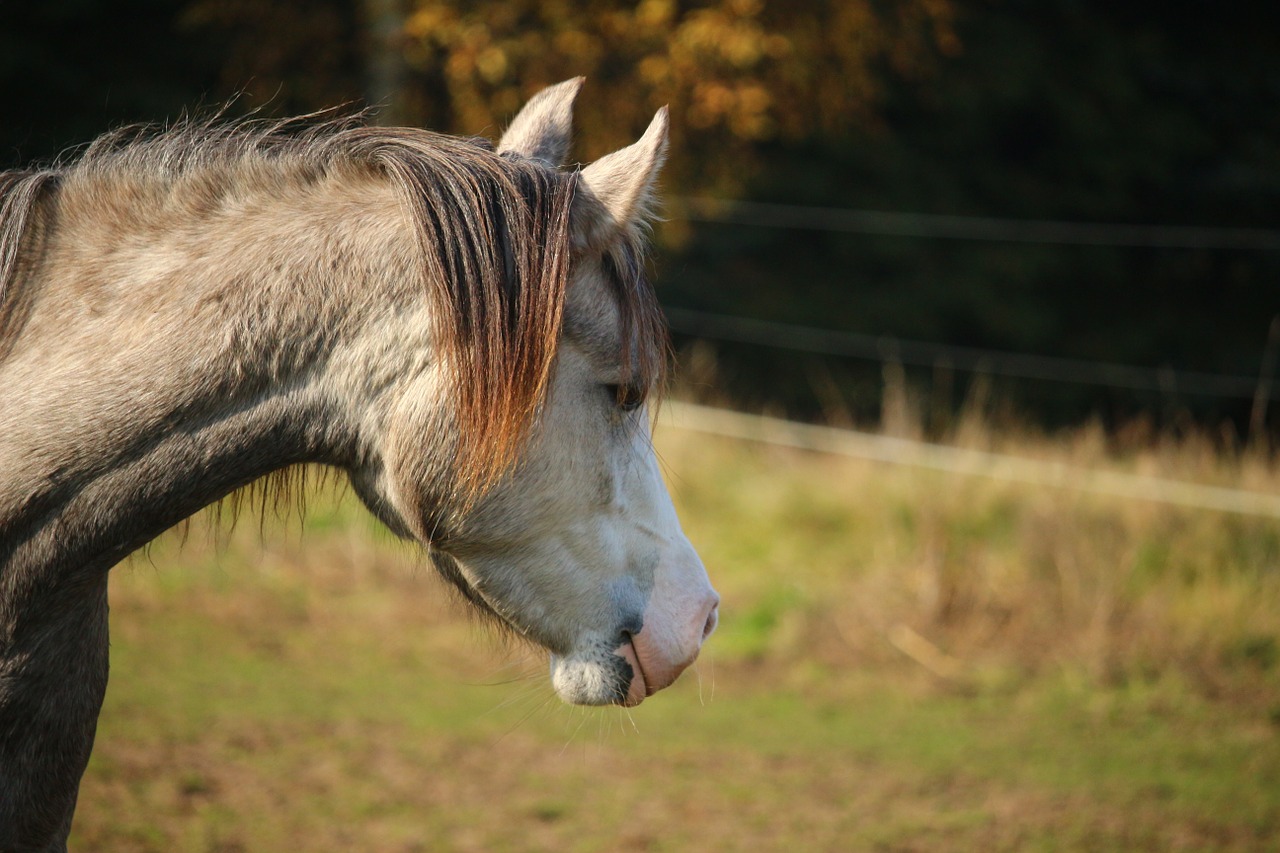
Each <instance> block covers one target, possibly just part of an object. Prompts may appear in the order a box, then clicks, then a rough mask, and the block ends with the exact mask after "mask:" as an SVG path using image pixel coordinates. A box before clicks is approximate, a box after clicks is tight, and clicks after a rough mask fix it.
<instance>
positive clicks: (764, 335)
mask: <svg viewBox="0 0 1280 853" xmlns="http://www.w3.org/2000/svg"><path fill="white" fill-rule="evenodd" d="M665 311H666V314H667V320H668V322H669V324H670V326H671V328H672V330H674V331H676V332H680V333H683V334H688V335H693V336H695V337H702V338H711V339H714V340H720V341H729V342H733V343H743V344H753V345H757V346H767V347H776V348H780V349H789V350H795V351H798V352H807V353H816V354H821V355H832V356H841V357H848V358H862V359H870V360H874V361H896V362H900V363H902V364H908V365H913V366H921V367H938V366H946V367H952V368H955V369H957V370H964V371H969V372H974V373H985V374H991V375H994V376H1009V377H1014V378H1019V379H1036V380H1046V381H1052V382H1069V383H1076V384H1083V385H1095V386H1104V387H1111V388H1125V389H1131V390H1140V391H1158V392H1161V393H1164V394H1191V395H1199V396H1209V397H1226V398H1252V397H1254V396H1255V395H1256V394H1257V393H1258V390H1259V384H1260V381H1261V383H1262V384H1263V385H1264V386H1269V384H1270V380H1269V378H1268V377H1265V376H1263V377H1259V376H1239V375H1229V374H1215V373H1201V372H1196V371H1187V370H1176V369H1173V368H1170V367H1158V368H1153V367H1139V366H1135V365H1129V364H1116V363H1112V362H1101V361H1087V360H1082V359H1073V358H1062V357H1059V356H1047V355H1034V354H1031V353H1018V352H1008V351H1002V350H991V349H981V348H977V347H962V346H953V345H951V344H941V343H934V342H930V341H915V340H907V339H902V338H895V337H892V336H888V335H866V334H859V333H857V332H845V331H838V330H834V329H821V328H816V327H813V326H799V325H791V324H787V323H775V322H772V321H769V320H757V319H753V318H749V317H738V316H733V315H728V314H713V313H709V312H705V311H694V310H692V309H689V308H680V307H671V306H668V307H667V308H665Z"/></svg>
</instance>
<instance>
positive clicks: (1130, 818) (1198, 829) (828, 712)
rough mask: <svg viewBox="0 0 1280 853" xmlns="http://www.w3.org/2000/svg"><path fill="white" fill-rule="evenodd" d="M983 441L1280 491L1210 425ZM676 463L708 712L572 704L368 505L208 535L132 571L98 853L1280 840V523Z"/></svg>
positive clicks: (849, 469)
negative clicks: (703, 617) (718, 604)
mask: <svg viewBox="0 0 1280 853" xmlns="http://www.w3.org/2000/svg"><path fill="white" fill-rule="evenodd" d="M953 440H954V441H956V442H958V443H960V444H964V445H966V446H975V447H985V448H991V449H1000V450H1006V451H1008V452H1010V453H1016V454H1020V455H1024V456H1029V457H1034V458H1042V459H1050V460H1057V461H1062V462H1065V463H1067V464H1071V465H1087V466H1091V467H1096V468H1105V469H1109V470H1119V471H1130V472H1142V473H1148V474H1157V475H1160V476H1165V477H1169V478H1175V479H1185V480H1195V481H1198V482H1204V483H1211V484H1218V485H1229V486H1237V487H1241V488H1247V489H1251V490H1255V491H1260V492H1268V493H1272V494H1274V493H1277V492H1280V470H1277V467H1276V464H1275V462H1274V461H1273V460H1272V459H1271V458H1270V457H1267V456H1265V455H1262V454H1251V453H1248V452H1237V453H1232V454H1226V455H1224V454H1222V453H1220V452H1218V451H1217V450H1216V449H1215V448H1214V446H1213V444H1212V443H1211V442H1209V441H1207V440H1204V439H1201V438H1195V437H1191V438H1182V439H1178V440H1173V439H1160V438H1158V437H1157V438H1156V439H1154V440H1151V441H1146V440H1144V441H1135V442H1133V444H1132V446H1127V445H1126V444H1125V443H1124V442H1123V441H1117V440H1115V439H1109V438H1107V437H1106V436H1104V435H1103V434H1102V433H1101V432H1100V431H1093V430H1082V431H1079V432H1076V433H1072V434H1070V435H1060V436H1054V437H1052V438H1048V437H1043V436H1036V435H1029V434H1017V433H1006V432H1003V431H996V430H992V429H990V428H986V427H983V426H982V425H981V424H968V425H967V426H962V428H961V429H959V430H957V432H956V434H955V435H954V436H953ZM656 443H657V447H658V451H659V453H660V456H661V458H662V460H663V463H664V467H665V469H666V473H667V478H668V484H669V486H670V488H671V491H672V493H673V496H674V498H675V501H676V504H677V507H678V509H679V511H680V515H681V519H682V523H683V524H684V527H685V530H686V532H687V533H688V534H689V537H690V538H691V540H692V541H693V542H694V543H695V545H696V546H697V547H698V548H699V551H700V553H701V555H702V557H703V559H704V560H705V562H706V565H707V567H708V569H709V571H710V573H711V575H712V579H713V581H714V582H715V584H716V586H717V588H718V589H719V591H720V592H721V594H722V597H723V604H722V610H721V613H722V618H721V624H720V627H719V630H718V631H717V633H716V635H715V636H714V637H713V638H712V639H711V641H710V642H709V643H708V645H707V646H706V648H705V649H704V651H703V653H702V656H701V658H700V659H699V662H698V664H697V665H696V670H691V671H690V672H687V673H686V674H685V675H684V676H683V677H682V678H681V680H680V682H679V683H677V684H676V685H675V686H673V687H672V688H670V689H669V690H667V691H664V692H663V693H661V694H659V695H657V696H655V697H653V698H651V699H650V700H648V701H646V702H645V703H644V704H643V705H641V706H640V707H638V708H635V709H632V710H630V711H627V710H623V709H619V708H610V709H599V710H588V709H581V708H574V707H569V706H565V705H563V704H562V703H560V701H559V700H558V699H556V698H555V696H554V694H553V692H552V689H551V687H550V685H549V683H548V679H547V674H546V661H545V656H544V655H540V654H537V653H534V652H531V651H529V650H527V649H525V648H523V647H520V646H512V645H510V644H508V643H506V642H505V641H502V640H500V639H498V638H495V637H494V636H493V635H492V634H491V633H490V631H489V629H487V628H485V627H484V626H483V625H481V624H479V623H477V622H475V621H474V620H473V619H472V618H471V617H469V616H468V615H467V613H466V612H465V610H464V609H463V607H462V606H461V605H460V604H459V603H457V602H456V601H454V599H453V595H452V594H451V593H450V592H449V591H448V590H447V589H446V587H445V585H444V584H443V583H442V582H441V581H439V580H438V579H436V578H435V577H434V576H433V574H432V571H431V570H430V569H429V568H428V567H427V566H426V565H425V563H424V561H423V560H422V559H421V558H420V556H419V555H418V554H417V553H415V552H414V550H413V549H412V548H410V547H408V546H405V545H403V544H401V543H399V542H398V541H396V540H394V539H393V538H392V537H391V536H390V534H388V533H386V532H385V531H384V530H382V529H380V528H379V527H378V525H377V523H376V522H374V521H373V520H372V519H371V518H369V517H368V515H367V513H366V512H365V511H364V510H363V509H362V508H360V507H359V506H358V505H357V502H356V501H355V500H354V499H353V498H351V497H350V496H344V495H343V494H342V493H341V492H340V490H335V489H332V488H329V489H325V488H319V489H317V490H315V491H314V492H313V493H312V494H311V496H310V498H309V501H308V506H307V508H306V513H305V516H304V517H303V519H302V520H299V516H298V513H297V512H296V511H294V510H290V511H287V512H285V513H284V516H285V517H283V518H278V517H277V516H276V515H274V514H272V513H271V512H268V513H267V514H266V515H265V517H264V518H263V520H261V521H260V520H259V518H258V517H257V515H256V513H255V512H253V511H247V512H245V513H244V514H242V516H241V517H240V519H239V521H238V523H237V524H236V525H234V526H230V525H229V524H228V523H227V522H226V520H225V519H224V520H223V521H222V522H218V521H217V520H216V518H215V517H214V514H213V513H206V514H204V515H202V516H199V517H197V519H196V520H195V521H193V522H192V523H191V524H190V525H189V526H188V527H187V528H186V529H185V530H180V531H173V532H170V533H169V534H166V535H165V536H164V537H162V538H161V539H160V540H159V541H158V542H156V543H155V544H154V545H152V546H151V547H150V548H149V549H148V550H147V551H145V552H141V553H139V554H136V555H134V556H133V557H132V558H131V559H130V560H129V561H127V562H126V563H125V564H123V565H122V566H120V567H118V568H116V569H115V570H114V572H113V578H112V581H111V604H112V613H111V654H112V675H111V683H110V687H109V691H108V696H107V701H106V705H105V708H104V710H103V714H102V717H101V721H100V724H99V731H98V739H97V747H96V749H95V751H94V754H93V758H92V761H91V763H90V766H89V770H88V772H87V774H86V776H85V779H84V783H83V786H82V789H81V793H80V801H79V806H78V810H77V813H76V823H75V827H74V830H73V833H72V837H71V845H72V847H73V848H74V849H81V850H112V851H173V850H190V851H211V852H212V851H224V853H230V851H279V850H297V851H339V850H342V851H347V850H378V851H415V850H420V851H427V850H430V851H504V850H509V851H523V850H557V851H596V850H637V851H639V850H669V851H679V850H695V849H707V850H721V851H736V850H741V851H760V850H783V851H798V850H816V851H820V850H830V851H836V850H901V851H908V850H922V851H924V850H927V851H937V850H943V851H945V850H1091V851H1097V850H1210V849H1212V850H1274V849H1278V848H1277V845H1280V840H1278V839H1280V606H1278V605H1280V521H1276V520H1268V519H1264V518H1255V517H1248V516H1237V515H1230V514H1225V513H1219V512H1212V511H1205V510H1195V509H1186V508H1179V507H1173V506H1166V505H1160V504H1155V503H1147V502H1142V501H1137V500H1126V499H1119V498H1112V497H1106V496H1100V495H1088V494H1082V493H1079V492H1074V491H1069V490H1054V489H1036V488H1032V487H1029V486H1025V485H1017V484H1010V483H1003V482H997V481H991V480H985V479H982V478H973V477H960V476H956V475H949V474H945V473H939V472H928V471H921V470H915V469H909V468H902V467H896V466H891V465H886V464H882V463H872V462H862V461H858V460H853V459H840V458H833V457H829V456H823V455H819V454H814V453H806V452H802V451H795V450H783V449H777V448H771V447H765V446H761V445H756V444H750V443H744V442H738V441H730V440H726V439H721V438H715V437H709V436H701V435H697V434H694V433H690V432H685V431H682V430H680V429H678V428H674V427H671V426H660V428H659V430H658V433H657V438H656ZM1137 447H1142V448H1146V449H1141V450H1138V449H1134V448H1137Z"/></svg>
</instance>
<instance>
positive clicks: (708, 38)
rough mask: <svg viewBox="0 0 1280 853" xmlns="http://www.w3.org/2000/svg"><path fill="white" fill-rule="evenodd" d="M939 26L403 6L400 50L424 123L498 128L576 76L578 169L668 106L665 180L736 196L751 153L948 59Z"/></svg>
mask: <svg viewBox="0 0 1280 853" xmlns="http://www.w3.org/2000/svg"><path fill="white" fill-rule="evenodd" d="M951 18H952V9H951V4H950V0H899V2H894V3H883V2H875V0H831V2H812V3H794V2H782V0H772V2H769V1H768V0H704V2H677V0H641V2H639V3H635V2H632V0H590V1H589V2H585V3H568V2H564V0H550V2H548V0H508V2H505V3H483V2H476V1H475V0H413V6H412V11H411V12H410V14H409V15H408V18H407V20H406V25H405V32H406V36H407V42H406V45H405V50H406V51H407V59H408V62H409V64H410V66H411V67H412V68H413V69H415V71H416V74H417V76H418V83H417V86H418V93H417V112H418V113H419V114H420V115H421V117H422V118H423V119H424V120H425V121H426V123H427V124H430V125H437V126H446V127H454V128H467V129H470V130H471V131H472V132H474V131H476V130H477V129H482V128H488V129H490V130H492V129H495V128H499V127H501V125H502V124H503V123H504V122H505V121H506V120H507V119H508V118H509V117H510V116H511V115H512V114H513V113H514V112H515V110H516V109H517V108H518V107H519V106H520V104H521V103H522V102H523V101H524V100H525V99H526V98H527V97H528V96H529V95H530V94H532V93H533V92H535V91H537V90H538V89H539V88H540V87H541V86H544V85H547V84H550V83H555V82H558V81H560V80H563V79H566V78H569V77H573V76H578V75H583V76H586V77H588V78H589V79H590V86H589V87H588V88H587V89H586V90H585V91H584V93H583V96H582V99H581V101H580V103H579V108H578V125H579V127H580V128H581V129H582V131H583V135H584V136H585V137H586V138H587V139H588V141H589V144H590V145H591V146H592V149H593V151H592V152H590V153H591V156H590V157H587V156H584V157H583V159H591V157H593V156H596V155H598V154H600V153H603V152H605V151H608V150H611V149H613V148H616V147H618V146H621V145H624V144H626V143H628V142H630V141H632V139H633V137H634V135H635V134H636V133H637V131H638V130H640V129H642V128H643V127H644V125H645V124H646V123H647V121H648V119H649V118H650V117H651V116H652V114H653V111H654V110H656V109H657V108H658V107H660V106H662V105H663V104H670V105H671V107H672V110H673V112H674V113H675V114H676V115H678V116H679V117H680V120H679V121H678V122H676V123H675V128H674V132H675V134H676V135H675V137H674V139H673V143H674V144H673V146H672V151H673V162H672V166H671V171H672V173H673V174H672V178H673V179H674V180H677V181H679V182H680V183H681V185H683V186H685V187H687V188H702V189H706V188H712V187H715V188H720V189H728V190H736V189H739V188H741V186H742V185H743V184H744V182H745V180H746V178H747V177H748V176H749V175H750V174H751V173H752V171H753V167H754V166H757V165H759V157H758V153H759V144H760V143H761V142H764V141H768V140H792V141H794V140H798V139H804V138H809V137H812V136H814V135H815V134H817V135H823V134H828V135H830V134H839V133H843V132H845V131H847V130H848V129H849V128H851V127H852V126H854V125H855V124H856V123H857V122H860V121H867V120H869V118H870V116H871V115H872V114H873V107H874V105H875V104H876V102H877V99H878V96H879V95H880V93H881V92H882V91H883V87H882V85H881V82H882V77H883V71H884V70H885V69H886V68H887V69H891V70H893V71H894V72H896V73H897V74H899V75H905V76H912V75H916V74H918V73H919V72H920V71H921V69H922V68H924V67H926V66H927V65H928V63H929V62H930V60H931V57H932V56H933V55H934V54H935V53H936V51H937V50H939V49H941V50H942V51H944V52H954V51H955V49H956V41H955V37H954V34H953V32H952V29H951ZM687 138H696V140H697V143H696V144H685V143H686V139H687ZM583 153H584V152H579V154H580V155H581V154H583Z"/></svg>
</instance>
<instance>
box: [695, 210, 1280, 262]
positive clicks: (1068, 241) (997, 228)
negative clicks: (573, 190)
mask: <svg viewBox="0 0 1280 853" xmlns="http://www.w3.org/2000/svg"><path fill="white" fill-rule="evenodd" d="M670 213H671V216H672V218H674V219H688V220H690V221H693V222H720V223H726V224H731V225H750V226H756V227H762V228H797V229H805V230H812V231H840V232H845V233H851V234H876V235H880V236H890V237H915V238H925V239H942V240H982V241H993V242H1006V243H1045V244H1053V245H1060V246H1116V247H1131V248H1157V249H1222V250H1255V251H1264V252H1276V251H1280V231H1278V230H1274V229H1268V228H1219V227H1211V226H1200V225H1159V224H1133V223H1126V222H1065V221H1058V220H1047V219H1012V218H1001V217H992V216H952V215H945V214H936V213H915V212H896V211H887V210H858V209H849V208H834V207H816V206H811V205H798V204H770V203H766V202H757V201H738V200H733V199H718V198H698V197H680V198H674V199H672V200H671V201H670Z"/></svg>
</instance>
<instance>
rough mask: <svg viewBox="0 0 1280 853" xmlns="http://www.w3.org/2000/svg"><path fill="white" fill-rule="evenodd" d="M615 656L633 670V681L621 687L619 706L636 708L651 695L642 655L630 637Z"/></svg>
mask: <svg viewBox="0 0 1280 853" xmlns="http://www.w3.org/2000/svg"><path fill="white" fill-rule="evenodd" d="M614 654H615V655H618V656H619V657H621V658H622V659H623V660H625V661H626V662H627V666H628V667H629V668H630V669H631V679H630V681H628V682H627V684H626V685H620V687H621V688H622V689H619V690H618V701H617V704H619V705H621V706H622V707H624V708H634V707H635V706H636V705H639V704H640V703H641V702H643V701H644V700H645V697H647V696H648V695H649V682H648V679H646V678H645V675H644V666H643V665H642V664H641V663H640V655H639V654H637V653H636V646H635V643H634V642H632V640H631V637H630V635H628V636H627V641H626V642H625V643H623V644H622V645H621V646H619V647H618V648H617V649H615V650H614Z"/></svg>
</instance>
